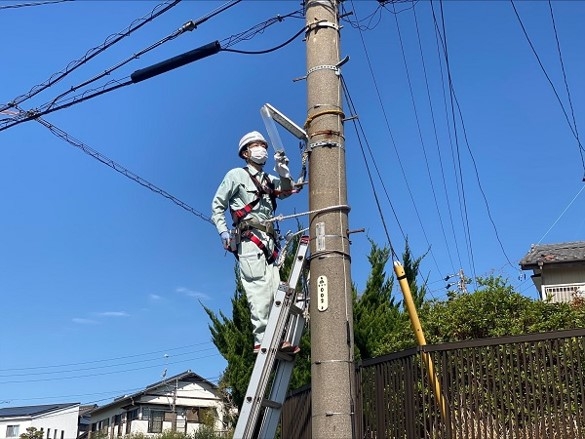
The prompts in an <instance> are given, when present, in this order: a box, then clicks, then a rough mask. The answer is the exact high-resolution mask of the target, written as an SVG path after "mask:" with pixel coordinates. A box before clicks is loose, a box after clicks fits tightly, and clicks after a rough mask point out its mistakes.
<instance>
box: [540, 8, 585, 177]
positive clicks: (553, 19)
mask: <svg viewBox="0 0 585 439" xmlns="http://www.w3.org/2000/svg"><path fill="white" fill-rule="evenodd" d="M548 7H549V10H550V18H551V21H552V26H553V31H554V33H555V41H556V43H557V52H558V53H559V61H560V64H561V71H562V72H563V82H564V83H565V91H566V92H567V99H568V101H569V108H570V109H571V118H572V120H573V127H574V128H575V136H576V137H577V143H578V144H579V145H581V141H580V137H579V130H578V128H577V120H576V118H575V108H574V107H573V99H572V97H571V90H570V88H569V82H568V81H567V71H566V70H565V63H564V61H563V53H562V52H561V42H560V41H559V34H558V32H557V25H556V23H555V16H554V13H553V7H552V2H551V0H548ZM580 154H581V162H583V148H581V149H580ZM584 166H585V163H584ZM583 181H585V175H584V176H583Z"/></svg>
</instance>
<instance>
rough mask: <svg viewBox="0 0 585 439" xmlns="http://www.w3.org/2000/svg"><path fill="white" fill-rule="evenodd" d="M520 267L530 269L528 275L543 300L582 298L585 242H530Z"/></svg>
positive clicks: (583, 295)
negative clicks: (530, 273) (538, 243)
mask: <svg viewBox="0 0 585 439" xmlns="http://www.w3.org/2000/svg"><path fill="white" fill-rule="evenodd" d="M520 267H521V268H522V270H532V273H533V274H532V276H531V278H532V281H533V282H534V285H535V286H536V289H537V290H538V292H539V294H540V297H541V298H542V300H551V301H553V302H570V301H572V300H573V299H574V298H575V297H578V296H581V297H584V298H585V241H577V242H566V243H561V244H544V245H532V247H531V248H530V251H529V252H528V253H527V254H526V256H524V258H522V260H521V261H520Z"/></svg>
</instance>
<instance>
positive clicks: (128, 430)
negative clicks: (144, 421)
mask: <svg viewBox="0 0 585 439" xmlns="http://www.w3.org/2000/svg"><path fill="white" fill-rule="evenodd" d="M135 419H138V409H134V410H132V411H129V412H128V413H127V414H126V434H130V433H131V432H132V421H134V420H135Z"/></svg>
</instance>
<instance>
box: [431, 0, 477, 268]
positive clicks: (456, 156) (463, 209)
mask: <svg viewBox="0 0 585 439" xmlns="http://www.w3.org/2000/svg"><path fill="white" fill-rule="evenodd" d="M439 5H440V9H441V27H442V29H443V34H442V35H441V33H440V29H439V25H438V23H437V18H436V15H435V9H434V7H433V4H432V0H431V10H432V13H433V21H434V24H435V29H436V30H437V33H438V36H439V38H440V39H441V45H442V47H443V56H444V59H445V69H446V71H447V84H448V87H449V100H450V105H449V108H450V110H451V119H452V123H453V133H454V138H455V149H454V150H453V148H452V150H451V154H452V156H453V168H454V170H455V177H456V179H457V180H458V185H457V192H458V195H459V203H460V209H459V210H460V214H461V222H462V225H463V230H464V234H465V238H466V246H467V252H468V256H469V259H470V262H471V266H472V270H473V276H474V277H477V275H476V272H475V260H474V256H473V247H472V243H471V231H470V227H469V216H468V214H467V199H466V196H465V186H464V182H463V170H462V167H461V154H460V151H459V136H458V135H457V121H456V119H455V105H454V104H453V102H454V88H453V79H452V76H451V67H450V64H449V54H448V50H447V35H446V27H445V15H444V13H443V1H442V0H439Z"/></svg>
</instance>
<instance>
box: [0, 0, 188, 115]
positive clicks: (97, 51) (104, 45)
mask: <svg viewBox="0 0 585 439" xmlns="http://www.w3.org/2000/svg"><path fill="white" fill-rule="evenodd" d="M180 1H181V0H173V1H166V2H164V3H161V4H159V5H157V6H156V7H155V8H154V9H152V11H151V12H150V13H149V14H147V15H146V16H144V17H142V18H139V19H137V20H134V21H133V22H132V23H131V24H130V26H128V27H127V28H126V29H124V30H123V31H121V32H119V33H117V34H112V35H110V36H109V37H108V38H106V40H105V41H104V42H103V43H102V44H101V45H100V46H97V47H94V48H92V49H90V50H88V51H87V52H86V54H85V55H84V56H83V57H82V58H81V59H78V60H75V61H72V62H70V63H69V64H68V65H67V67H65V69H63V70H62V71H60V72H58V73H55V74H53V75H52V76H51V77H50V78H49V79H47V80H46V81H45V82H44V83H42V84H39V85H35V86H34V87H33V88H31V89H30V91H29V92H28V93H26V94H23V95H20V96H17V97H16V98H14V99H13V100H12V101H11V102H9V103H8V104H5V105H2V106H1V107H0V112H1V111H3V110H6V109H8V108H11V107H14V106H16V105H19V104H21V103H22V102H24V101H26V100H28V99H30V98H32V97H33V96H35V95H37V94H39V93H40V92H42V91H43V90H45V89H47V88H49V87H51V86H52V85H54V84H56V83H57V82H59V81H60V80H61V79H63V78H64V77H65V76H67V75H68V74H70V73H71V72H73V71H74V70H76V69H77V68H78V67H80V66H82V65H83V64H85V63H87V62H88V61H89V60H91V59H92V58H94V57H96V56H97V55H99V54H100V53H102V52H104V51H105V50H106V49H108V48H110V47H111V46H113V45H114V44H116V43H117V42H119V41H120V40H122V39H123V38H125V37H127V36H129V35H130V34H131V33H133V32H134V31H136V30H138V29H140V28H141V27H142V26H144V25H145V24H147V23H149V22H151V21H152V20H154V19H155V18H157V17H159V16H160V15H162V14H164V13H165V12H167V11H168V10H170V9H171V8H173V7H175V6H176V5H178V4H179V2H180ZM163 5H166V6H164V7H162V9H160V10H159V11H157V9H159V8H161V6H163ZM155 11H156V12H155ZM134 23H136V24H134ZM110 38H112V39H111V40H110Z"/></svg>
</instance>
